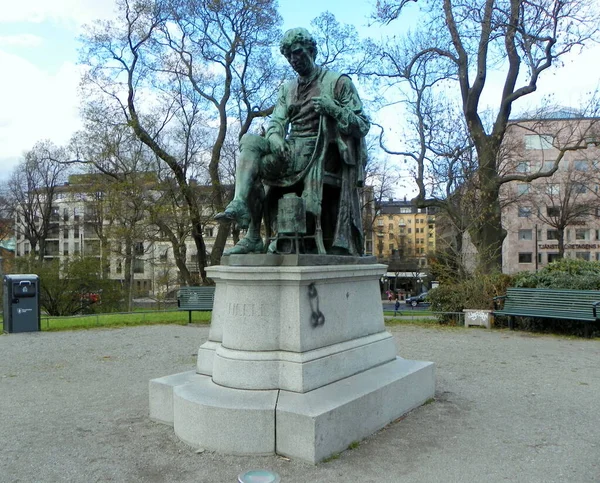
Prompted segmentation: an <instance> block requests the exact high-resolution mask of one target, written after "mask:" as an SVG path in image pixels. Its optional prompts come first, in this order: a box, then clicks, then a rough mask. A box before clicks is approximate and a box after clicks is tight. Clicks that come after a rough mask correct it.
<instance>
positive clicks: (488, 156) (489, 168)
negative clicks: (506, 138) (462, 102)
mask: <svg viewBox="0 0 600 483" xmlns="http://www.w3.org/2000/svg"><path fill="white" fill-rule="evenodd" d="M480 144H483V146H481V147H480V148H479V149H478V150H477V151H478V153H477V154H478V156H479V170H478V176H479V199H480V206H479V210H478V212H477V213H475V214H474V220H473V223H472V225H471V228H470V229H469V233H470V234H471V240H472V242H473V244H474V245H475V247H476V248H477V252H478V255H479V257H478V258H479V259H478V264H477V265H478V267H477V268H478V269H479V270H481V271H482V273H492V272H501V271H502V242H503V241H504V238H505V237H506V231H505V230H504V229H503V228H502V214H501V207H500V183H499V182H498V175H497V169H496V154H497V152H498V146H497V145H496V144H497V143H495V142H494V141H493V140H492V139H490V138H488V139H486V141H485V142H482V143H480Z"/></svg>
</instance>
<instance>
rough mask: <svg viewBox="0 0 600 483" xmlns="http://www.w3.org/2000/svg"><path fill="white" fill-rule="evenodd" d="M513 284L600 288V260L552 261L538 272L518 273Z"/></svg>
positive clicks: (541, 286)
mask: <svg viewBox="0 0 600 483" xmlns="http://www.w3.org/2000/svg"><path fill="white" fill-rule="evenodd" d="M513 286H514V287H526V288H565V289H574V290H600V262H587V261H585V260H580V259H573V258H563V259H562V260H557V261H556V262H552V263H550V264H549V265H548V266H546V267H544V268H543V269H542V270H540V271H539V272H537V273H530V272H522V273H519V274H517V275H516V276H515V278H514V283H513Z"/></svg>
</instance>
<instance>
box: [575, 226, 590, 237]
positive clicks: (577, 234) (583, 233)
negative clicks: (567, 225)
mask: <svg viewBox="0 0 600 483" xmlns="http://www.w3.org/2000/svg"><path fill="white" fill-rule="evenodd" d="M589 239H590V232H589V230H586V229H584V228H577V229H576V230H575V240H589Z"/></svg>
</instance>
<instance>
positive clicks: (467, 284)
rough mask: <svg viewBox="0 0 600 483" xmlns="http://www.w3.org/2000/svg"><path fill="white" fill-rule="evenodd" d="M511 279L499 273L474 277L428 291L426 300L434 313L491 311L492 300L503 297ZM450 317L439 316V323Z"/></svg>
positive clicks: (445, 321) (446, 320)
mask: <svg viewBox="0 0 600 483" xmlns="http://www.w3.org/2000/svg"><path fill="white" fill-rule="evenodd" d="M511 282H512V277H511V276H509V275H504V274H501V273H495V274H491V275H474V276H472V277H471V278H468V279H466V280H463V281H461V282H457V283H454V284H451V285H440V286H439V287H438V288H435V289H432V290H430V291H429V294H428V300H429V301H430V302H431V309H432V310H433V311H434V312H462V311H463V309H492V308H493V299H494V297H496V296H498V295H503V294H504V293H505V292H506V288H507V287H508V286H510V284H511ZM451 318H452V317H451V316H448V315H446V316H441V317H440V323H447V322H448V321H449V320H450V319H451Z"/></svg>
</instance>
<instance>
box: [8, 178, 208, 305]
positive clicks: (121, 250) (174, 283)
mask: <svg viewBox="0 0 600 483" xmlns="http://www.w3.org/2000/svg"><path fill="white" fill-rule="evenodd" d="M92 181H93V180H92V179H91V178H90V175H71V176H70V177H69V181H68V182H67V183H65V184H64V185H63V186H58V187H56V189H55V193H54V197H53V200H52V207H51V215H50V219H49V230H48V234H47V237H46V239H45V243H44V254H43V256H44V259H46V260H51V259H59V260H65V259H67V258H69V257H73V256H76V255H84V256H90V257H96V258H98V260H99V265H100V262H101V261H102V260H104V261H105V262H104V266H105V268H104V270H105V271H106V270H107V272H106V275H107V276H108V277H109V278H111V279H113V280H119V281H123V280H124V279H125V273H124V271H125V269H126V267H130V270H131V272H132V273H131V276H132V279H133V284H134V287H133V288H134V291H135V292H136V293H137V295H139V296H144V295H158V294H159V293H164V292H172V291H173V290H175V289H176V288H178V286H179V283H180V282H181V281H180V279H179V271H178V270H177V266H176V263H175V257H174V256H173V248H172V244H171V243H170V241H169V240H168V239H167V237H166V236H165V234H164V233H162V231H161V230H160V228H159V227H157V226H155V225H153V224H151V223H150V222H149V221H148V219H147V213H144V212H142V213H140V216H143V217H144V218H145V219H144V220H141V219H140V229H139V230H138V231H135V230H132V228H133V227H132V222H129V221H128V220H127V219H126V218H122V219H118V218H114V215H109V214H107V213H106V212H104V214H102V208H101V207H102V206H103V201H104V200H103V197H105V196H106V194H105V193H103V192H101V191H98V184H97V183H94V182H92ZM198 189H199V190H202V189H204V188H203V187H201V186H198ZM148 191H149V193H150V197H151V196H152V192H153V191H155V192H156V195H157V196H158V194H159V188H158V187H157V185H156V184H155V183H154V184H153V183H151V182H150V183H149V184H148ZM150 199H151V198H150ZM182 209H183V210H184V208H182ZM206 211H207V213H206V220H207V223H206V225H205V227H204V241H205V243H206V248H207V252H208V253H210V250H212V246H213V244H214V241H215V236H216V232H217V228H216V226H215V224H214V223H212V222H211V221H210V220H212V214H211V213H209V211H210V210H209V209H207V210H206ZM38 218H39V217H38ZM22 223H23V220H22V219H21V216H20V215H18V214H17V216H16V220H15V228H16V230H15V231H16V246H15V254H16V256H17V257H19V256H25V255H28V254H29V253H30V252H31V250H32V247H31V245H30V243H29V241H28V240H27V239H26V238H25V237H24V235H23V233H24V230H23V226H22ZM109 226H110V228H111V229H109ZM125 232H127V235H125ZM121 233H123V237H121ZM125 236H128V237H130V239H131V236H133V237H135V238H134V239H133V241H132V242H131V243H130V247H129V248H126V246H125V245H126V242H125V241H124V239H123V238H124V237H125ZM184 243H185V251H186V266H187V267H188V270H189V271H190V272H191V273H192V274H196V275H198V272H199V270H198V255H197V250H196V245H195V243H194V241H193V239H192V238H191V236H189V235H188V236H187V238H186V239H185V242H184ZM126 257H129V259H130V262H131V263H130V264H128V263H126ZM106 267H107V268H106Z"/></svg>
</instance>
